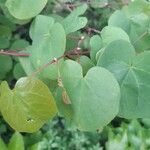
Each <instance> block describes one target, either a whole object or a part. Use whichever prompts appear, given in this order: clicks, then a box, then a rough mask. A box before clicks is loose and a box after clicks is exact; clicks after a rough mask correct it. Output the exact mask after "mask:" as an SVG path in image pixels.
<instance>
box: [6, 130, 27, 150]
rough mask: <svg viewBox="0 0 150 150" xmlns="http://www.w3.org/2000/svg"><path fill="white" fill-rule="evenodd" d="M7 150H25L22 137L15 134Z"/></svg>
mask: <svg viewBox="0 0 150 150" xmlns="http://www.w3.org/2000/svg"><path fill="white" fill-rule="evenodd" d="M8 150H25V147H24V141H23V136H22V135H21V134H20V133H18V132H15V133H14V134H13V136H12V137H11V139H10V142H9V144H8Z"/></svg>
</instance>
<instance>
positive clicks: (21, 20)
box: [1, 3, 30, 25]
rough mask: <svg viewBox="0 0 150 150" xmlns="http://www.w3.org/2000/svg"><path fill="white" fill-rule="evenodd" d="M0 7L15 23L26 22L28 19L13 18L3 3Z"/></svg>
mask: <svg viewBox="0 0 150 150" xmlns="http://www.w3.org/2000/svg"><path fill="white" fill-rule="evenodd" d="M1 8H2V10H3V13H4V15H5V16H6V17H7V18H8V19H9V20H10V21H11V22H13V23H15V24H20V25H22V24H26V23H28V22H29V21H30V19H25V20H24V19H17V18H15V17H14V16H13V15H12V14H11V13H10V12H9V10H8V8H7V7H6V5H5V3H3V4H1Z"/></svg>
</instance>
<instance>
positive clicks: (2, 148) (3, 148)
mask: <svg viewBox="0 0 150 150" xmlns="http://www.w3.org/2000/svg"><path fill="white" fill-rule="evenodd" d="M0 150H7V146H6V144H5V143H4V141H3V140H2V138H0Z"/></svg>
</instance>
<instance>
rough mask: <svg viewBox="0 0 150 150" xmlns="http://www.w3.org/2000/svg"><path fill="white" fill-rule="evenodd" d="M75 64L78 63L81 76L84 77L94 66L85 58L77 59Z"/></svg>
mask: <svg viewBox="0 0 150 150" xmlns="http://www.w3.org/2000/svg"><path fill="white" fill-rule="evenodd" d="M77 62H79V63H80V65H81V66H82V70H83V75H86V73H87V72H88V70H89V69H90V68H92V67H94V66H95V65H94V63H93V62H92V60H91V59H90V58H89V57H87V56H81V57H79V59H77Z"/></svg>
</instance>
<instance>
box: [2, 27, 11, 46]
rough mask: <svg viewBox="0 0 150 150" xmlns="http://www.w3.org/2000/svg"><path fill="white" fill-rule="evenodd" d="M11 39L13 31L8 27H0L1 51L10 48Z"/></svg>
mask: <svg viewBox="0 0 150 150" xmlns="http://www.w3.org/2000/svg"><path fill="white" fill-rule="evenodd" d="M10 38H11V29H10V28H9V27H7V26H3V25H0V49H4V48H7V47H9V44H10V43H9V40H10Z"/></svg>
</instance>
